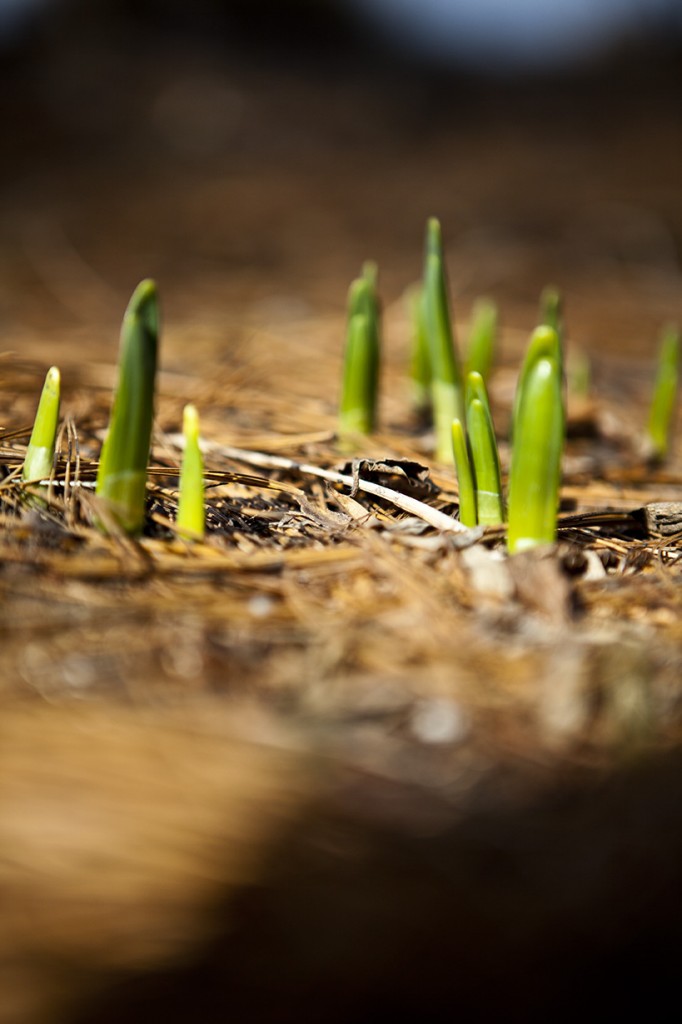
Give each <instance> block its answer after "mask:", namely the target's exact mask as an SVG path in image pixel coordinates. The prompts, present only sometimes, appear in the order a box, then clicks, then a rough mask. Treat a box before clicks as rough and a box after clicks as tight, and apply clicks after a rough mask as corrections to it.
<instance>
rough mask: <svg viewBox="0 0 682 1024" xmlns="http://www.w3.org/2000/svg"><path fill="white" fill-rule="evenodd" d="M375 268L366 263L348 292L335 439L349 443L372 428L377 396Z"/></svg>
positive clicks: (368, 432)
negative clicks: (337, 425) (344, 349)
mask: <svg viewBox="0 0 682 1024" xmlns="http://www.w3.org/2000/svg"><path fill="white" fill-rule="evenodd" d="M379 319H380V315H379V300H378V297H377V293H376V267H375V265H374V264H372V263H366V264H365V265H364V267H363V276H362V277H359V278H358V279H357V280H355V281H353V283H352V285H351V286H350V291H349V293H348V327H347V333H346V351H345V356H344V367H343V381H342V386H341V402H340V407H339V438H340V440H341V441H342V443H344V444H348V443H350V444H352V443H353V441H354V439H357V438H358V437H359V436H364V435H367V434H371V433H372V431H373V430H374V429H375V427H376V421H377V404H378V396H379V363H380V326H379Z"/></svg>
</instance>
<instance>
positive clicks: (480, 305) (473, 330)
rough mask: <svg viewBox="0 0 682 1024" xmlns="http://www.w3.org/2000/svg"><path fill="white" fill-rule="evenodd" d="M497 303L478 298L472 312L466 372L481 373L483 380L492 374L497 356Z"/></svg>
mask: <svg viewBox="0 0 682 1024" xmlns="http://www.w3.org/2000/svg"><path fill="white" fill-rule="evenodd" d="M497 321H498V314H497V305H496V303H494V302H493V301H492V299H477V300H476V302H475V303H474V308H473V311H472V314H471V326H470V328H469V338H468V342H467V349H466V373H467V374H469V373H480V375H481V377H482V378H483V380H487V379H488V377H489V376H490V370H491V368H492V365H493V359H494V357H495V342H496V339H497Z"/></svg>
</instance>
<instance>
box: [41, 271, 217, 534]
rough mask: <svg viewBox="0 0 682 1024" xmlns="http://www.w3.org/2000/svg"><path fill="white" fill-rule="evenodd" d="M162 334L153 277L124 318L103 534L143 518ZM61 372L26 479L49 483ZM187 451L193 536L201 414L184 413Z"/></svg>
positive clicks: (50, 383) (184, 479) (100, 497)
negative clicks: (158, 353)
mask: <svg viewBox="0 0 682 1024" xmlns="http://www.w3.org/2000/svg"><path fill="white" fill-rule="evenodd" d="M158 338H159V304H158V297H157V291H156V286H155V284H154V282H153V281H142V283H141V284H139V285H138V287H137V288H136V289H135V291H134V293H133V296H132V298H131V299H130V302H129V303H128V308H127V309H126V311H125V315H124V317H123V325H122V327H121V343H120V350H119V361H118V381H117V385H116V390H115V392H114V400H113V405H112V410H111V417H110V420H109V428H108V430H107V433H106V436H105V439H104V443H103V445H102V451H101V454H100V460H99V466H98V470H97V482H96V485H95V496H96V501H95V515H94V520H95V525H96V526H97V527H98V528H99V529H100V530H101V531H102V532H104V533H117V532H123V533H125V534H127V535H129V536H132V537H136V536H139V535H140V534H141V533H142V530H143V527H144V521H145V506H146V494H147V467H148V463H149V454H150V449H151V440H152V426H153V421H154V396H155V390H156V367H157V352H158ZM60 390H61V389H60V374H59V370H58V369H57V368H56V367H54V366H53V367H52V368H51V369H50V370H48V373H47V377H46V378H45V384H44V386H43V391H42V394H41V397H40V402H39V404H38V411H37V413H36V417H35V422H34V426H33V432H32V434H31V439H30V441H29V445H28V449H27V452H26V458H25V461H24V467H23V471H22V478H23V480H24V482H25V483H27V484H28V483H32V484H35V485H36V486H37V487H38V488H39V489H40V488H41V487H44V486H45V478H49V477H50V476H51V474H52V471H53V466H54V462H55V447H56V438H57V425H58V421H59V405H60ZM183 433H184V440H185V447H184V454H183V459H182V465H181V469H180V494H179V505H178V514H177V522H176V528H177V532H178V534H179V535H180V536H181V537H183V538H185V539H188V540H201V539H202V538H203V536H204V528H205V516H204V470H203V460H202V455H201V451H200V448H199V418H198V415H197V411H196V409H195V408H194V406H192V405H188V406H186V407H185V410H184V417H183Z"/></svg>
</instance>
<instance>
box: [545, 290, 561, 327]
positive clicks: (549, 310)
mask: <svg viewBox="0 0 682 1024" xmlns="http://www.w3.org/2000/svg"><path fill="white" fill-rule="evenodd" d="M562 307H563V299H562V297H561V292H560V291H559V289H558V288H556V287H555V286H554V285H547V287H546V288H543V290H542V295H541V296H540V322H541V323H543V324H546V325H547V326H548V327H553V328H554V330H555V331H559V330H560V328H561V316H562V312H563V309H562Z"/></svg>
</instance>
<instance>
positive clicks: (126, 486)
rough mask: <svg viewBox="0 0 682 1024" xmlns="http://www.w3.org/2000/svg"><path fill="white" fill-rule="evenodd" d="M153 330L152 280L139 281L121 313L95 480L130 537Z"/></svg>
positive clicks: (137, 515) (145, 449)
mask: <svg viewBox="0 0 682 1024" xmlns="http://www.w3.org/2000/svg"><path fill="white" fill-rule="evenodd" d="M158 330H159V312H158V298H157V292H156V285H155V284H154V282H153V281H149V280H146V281H142V282H141V284H139V285H138V287H137V288H136V289H135V291H134V293H133V296H132V298H131V300H130V302H129V303H128V308H127V309H126V312H125V315H124V317H123V325H122V327H121V344H120V351H119V364H118V383H117V386H116V392H115V395H114V401H113V406H112V411H111V418H110V420H109V429H108V432H107V435H106V438H105V440H104V444H103V446H102V452H101V456H100V463H99V469H98V473H97V484H96V495H97V497H98V498H99V499H100V500H101V501H102V502H103V503H104V504H105V506H106V510H107V515H108V516H110V517H111V518H112V519H113V520H114V522H115V523H116V524H117V526H118V527H120V528H121V529H122V530H123V531H124V532H125V533H128V534H130V535H131V536H136V535H137V534H139V533H141V532H142V527H143V525H144V511H145V497H146V478H147V463H148V461H149V451H150V447H151V434H152V424H153V420H154V393H155V386H156V365H157V349H158Z"/></svg>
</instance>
